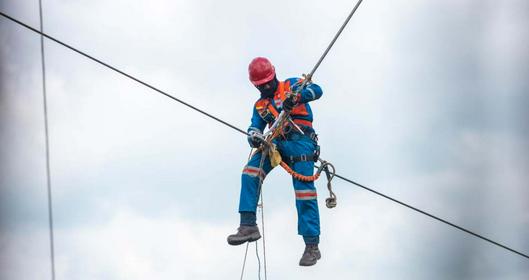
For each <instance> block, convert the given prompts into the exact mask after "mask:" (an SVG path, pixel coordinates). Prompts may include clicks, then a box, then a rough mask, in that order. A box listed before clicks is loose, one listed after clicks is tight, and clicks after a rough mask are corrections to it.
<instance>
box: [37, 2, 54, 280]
mask: <svg viewBox="0 0 529 280" xmlns="http://www.w3.org/2000/svg"><path fill="white" fill-rule="evenodd" d="M42 18H43V17H42V0H39V20H40V31H41V32H42V31H43V30H44V24H43V20H42ZM40 55H41V62H42V95H43V103H44V104H43V105H44V134H45V146H46V186H47V191H48V224H49V230H50V261H51V279H52V280H55V243H54V234H53V203H52V195H51V171H50V141H49V139H50V138H49V130H48V101H47V100H48V99H47V94H46V59H45V55H44V37H43V36H42V35H41V36H40Z"/></svg>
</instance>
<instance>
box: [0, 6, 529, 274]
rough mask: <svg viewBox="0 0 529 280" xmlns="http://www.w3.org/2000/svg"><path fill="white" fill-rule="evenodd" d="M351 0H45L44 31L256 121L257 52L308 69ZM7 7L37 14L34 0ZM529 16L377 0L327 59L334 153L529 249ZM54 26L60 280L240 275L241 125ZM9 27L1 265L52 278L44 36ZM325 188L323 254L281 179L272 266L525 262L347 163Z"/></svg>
mask: <svg viewBox="0 0 529 280" xmlns="http://www.w3.org/2000/svg"><path fill="white" fill-rule="evenodd" d="M354 4H355V3H354V2H353V1H345V0H337V1H321V0H318V1H317V0H310V1H301V0H293V1H278V0H271V1H268V2H267V3H266V5H264V4H262V3H257V2H254V1H213V0H204V1H188V0H172V1H170V0H151V1H140V0H129V1H124V0H113V1H102V0H92V1H86V0H77V1H64V0H43V15H44V31H45V32H46V33H47V34H49V35H51V36H54V37H56V38H57V39H59V40H62V41H64V42H66V43H68V44H70V45H72V46H74V47H77V48H79V49H81V50H83V51H85V52H87V53H88V54H90V55H93V56H94V57H97V58H99V59H101V60H103V61H105V62H107V63H109V64H111V65H113V66H115V67H117V68H119V69H121V70H123V71H125V72H127V73H129V74H131V75H133V76H135V77H138V78H140V79H142V80H144V81H146V82H148V83H151V84H153V85H155V86H156V87H158V88H160V89H162V90H164V91H166V92H168V93H169V94H171V95H173V96H175V97H178V98H181V99H183V100H185V101H186V102H189V103H191V104H193V105H195V106H197V107H199V108H201V109H203V110H205V111H207V112H209V113H211V114H213V115H215V116H217V117H220V118H222V119H224V120H226V121H228V122H230V123H232V124H234V125H235V126H237V127H239V128H241V129H246V128H247V126H248V125H249V121H250V117H251V112H252V105H253V102H254V101H255V100H256V99H257V98H258V92H257V90H256V89H255V88H254V87H253V86H252V85H251V84H250V83H249V81H248V74H247V66H248V63H249V62H250V61H251V59H252V58H254V57H256V56H266V57H268V58H270V60H271V61H272V62H273V63H274V65H275V67H276V70H277V74H278V77H279V78H283V79H286V78H289V77H295V76H301V74H303V73H308V72H309V71H310V70H311V69H312V67H313V66H314V64H315V63H316V61H317V60H318V58H319V57H320V55H321V54H322V53H323V51H324V50H325V48H326V47H327V45H328V44H329V42H330V40H331V39H332V37H333V35H334V34H335V33H336V31H337V30H338V28H339V26H340V25H341V24H342V23H343V21H344V20H345V18H346V16H347V14H348V13H349V11H350V10H351V9H352V7H353V6H354ZM0 10H1V11H2V12H3V13H7V14H9V15H10V16H12V17H15V18H16V19H18V20H21V21H23V22H25V23H27V24H29V25H31V26H33V27H35V28H38V27H39V10H38V1H35V0H24V1H15V0H4V1H2V2H0ZM527 26H529V2H527V1H524V0H504V1H491V0H484V1H483V0H482V1H478V0H462V1H461V0H459V1H456V0H447V1H432V0H422V1H419V0H408V1H389V0H382V1H369V0H366V1H364V2H363V3H362V4H361V6H360V8H359V9H358V11H357V13H356V14H355V15H354V17H353V18H352V19H351V21H350V23H349V25H348V26H347V28H346V29H345V30H344V32H343V34H342V35H341V37H340V38H339V40H338V41H337V43H336V45H335V46H334V47H333V49H332V50H331V52H330V53H329V55H328V56H327V58H326V59H325V60H324V61H323V63H322V64H321V66H320V68H319V69H318V71H317V72H316V73H315V75H314V82H316V83H318V84H319V85H321V87H322V88H323V91H324V95H323V97H322V98H321V99H320V100H318V101H315V102H313V103H312V104H311V106H312V109H313V112H314V114H315V121H314V126H315V129H316V130H317V132H318V134H319V138H320V144H321V147H322V148H321V149H322V158H324V159H326V160H329V161H330V162H332V163H333V164H334V165H335V166H336V169H337V172H338V173H339V174H340V175H343V176H345V177H348V178H350V179H352V180H354V181H356V182H359V183H361V184H364V185H366V186H369V187H371V188H373V189H375V190H377V191H380V192H382V193H384V194H387V195H389V196H391V197H394V198H396V199H399V200H401V201H404V202H406V203H409V204H411V205H413V206H415V207H418V208H420V209H422V210H425V211H428V212H429V213H432V214H434V215H437V216H439V217H442V218H444V219H447V220H449V221H451V222H454V223H455V224H458V225H460V226H463V227H465V228H467V229H469V230H472V231H474V232H478V233H479V234H482V235H483V236H486V237H488V238H490V239H493V240H495V241H498V242H500V243H502V244H505V245H507V246H509V247H512V248H515V249H516V250H519V251H521V252H524V253H525V254H527V253H529V239H528V238H527V236H529V188H528V184H527V182H529V146H528V144H527V143H529V123H528V121H527V120H528V119H529V110H528V109H527V108H528V106H527V105H528V104H529V81H528V79H527V77H529V52H528V51H527V50H528V49H529V29H528V28H527ZM44 43H45V44H44V47H45V58H46V75H47V80H46V83H47V93H48V99H47V101H48V119H49V132H50V163H51V165H50V168H51V182H52V197H53V211H54V212H53V219H54V234H55V238H54V240H55V246H54V248H55V257H56V259H55V269H56V279H81V280H84V279H87V280H88V279H108V280H121V279H238V278H239V277H240V272H241V267H242V261H243V257H244V250H245V247H244V246H239V247H232V246H229V245H227V244H226V236H227V235H228V234H231V233H233V232H235V230H236V228H237V226H238V222H239V217H238V213H237V207H238V198H239V190H240V172H241V170H242V167H243V166H244V165H245V163H246V160H247V157H248V153H249V147H248V144H247V142H246V138H245V136H244V135H241V134H240V133H237V132H236V131H234V130H231V129H229V128H228V127H226V126H223V125H221V124H219V123H217V122H215V121H213V120H211V119H208V118H205V117H204V116H203V115H201V114H199V113H197V112H194V111H191V110H189V109H188V108H187V107H184V106H182V105H181V104H178V103H176V102H174V101H172V100H170V99H168V98H166V97H164V96H161V95H159V94H157V93H156V92H153V91H152V90H150V89H148V88H145V87H143V86H141V85H139V84H138V83H136V82H134V81H131V80H129V79H127V78H125V77H123V76H121V75H119V74H117V73H115V72H112V71H110V70H109V69H107V68H105V67H102V66H101V65H98V64H95V63H93V62H92V61H90V60H88V59H86V58H84V57H82V56H79V55H78V54H76V53H74V52H72V51H70V50H68V49H65V48H64V47H62V46H60V45H58V44H56V43H54V42H51V41H48V40H45V42H44ZM0 45H1V46H2V47H1V48H0V143H2V145H0V278H2V279H51V266H50V243H49V228H48V209H47V205H48V204H47V203H48V202H47V191H46V169H45V168H46V165H45V138H44V111H43V95H42V73H41V60H40V59H41V56H40V37H39V36H38V35H37V34H35V33H33V32H31V31H29V30H27V29H24V28H23V27H21V26H18V25H16V24H14V23H13V22H11V21H8V20H6V19H5V18H0ZM316 185H317V187H318V189H319V206H320V215H321V225H322V235H321V243H320V249H321V251H322V259H321V260H320V261H319V262H318V264H317V265H315V266H314V267H303V268H302V267H299V266H298V261H299V258H300V257H301V254H302V252H303V249H304V244H303V241H302V239H301V238H300V237H299V236H298V235H297V231H296V211H295V199H294V192H293V188H292V186H291V179H290V178H289V176H288V175H287V174H286V173H285V172H284V171H283V170H281V169H279V168H278V169H277V170H275V171H273V172H272V173H271V174H270V175H269V176H268V177H267V179H266V181H265V184H264V189H263V191H264V194H263V196H264V197H263V198H264V204H265V209H264V211H265V213H264V214H265V225H266V227H265V231H264V233H265V234H266V257H267V276H268V277H269V279H306V280H309V279H326V278H328V277H329V275H333V276H334V278H336V279H529V261H528V260H527V259H524V258H523V257H520V256H518V255H515V254H512V253H510V252H508V251H506V250H503V249H501V248H499V247H497V246H494V245H491V244H489V243H486V242H484V241H483V240H480V239H477V238H475V237H472V236H470V235H468V234H466V233H464V232H461V231H459V230H456V229H454V228H451V227H448V226H447V225H445V224H442V223H439V222H438V221H435V220H432V219H430V218H428V217H426V216H424V215H421V214H419V213H417V212H414V211H411V210H409V209H407V208H403V207H402V206H399V205H398V204H395V203H393V202H391V201H389V200H386V199H384V198H382V197H379V196H376V195H374V194H373V193H370V192H367V191H365V190H363V189H361V188H358V187H356V186H354V185H351V184H348V183H346V182H344V181H340V180H339V179H336V180H335V181H333V187H334V190H335V193H336V194H337V196H338V206H337V207H336V208H334V209H327V208H325V202H324V198H325V197H326V196H327V193H326V185H325V182H324V181H323V180H322V179H320V181H318V182H317V183H316ZM259 215H260V213H259ZM258 222H260V221H258ZM258 244H259V246H262V243H261V242H259V243H258ZM259 253H260V256H261V260H262V257H263V255H262V253H263V248H262V247H260V248H259ZM257 273H258V265H257V258H256V256H255V244H251V246H250V250H249V254H248V260H247V266H246V270H245V275H244V276H245V278H244V279H257V278H258V277H257Z"/></svg>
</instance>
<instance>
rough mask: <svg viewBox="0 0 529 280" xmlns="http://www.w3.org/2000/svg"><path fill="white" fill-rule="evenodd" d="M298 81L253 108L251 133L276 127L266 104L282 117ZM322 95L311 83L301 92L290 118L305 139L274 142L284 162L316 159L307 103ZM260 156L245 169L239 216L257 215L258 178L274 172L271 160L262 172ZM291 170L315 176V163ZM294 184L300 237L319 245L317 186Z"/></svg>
mask: <svg viewBox="0 0 529 280" xmlns="http://www.w3.org/2000/svg"><path fill="white" fill-rule="evenodd" d="M298 81H299V78H290V79H287V80H286V81H284V82H280V84H279V86H278V89H277V90H276V92H275V94H274V97H273V98H268V100H264V99H266V98H260V99H259V100H258V101H257V102H256V104H255V106H254V110H253V116H252V121H251V125H250V127H249V128H248V131H252V130H254V131H257V132H260V133H262V132H263V130H264V128H265V127H266V124H267V123H268V124H271V123H273V121H274V118H273V117H271V115H272V114H266V113H267V110H266V109H267V108H263V104H265V105H266V104H267V103H269V105H268V106H270V107H268V108H269V109H270V110H268V111H273V110H276V112H275V113H276V114H277V113H280V112H281V110H282V102H283V101H284V99H285V92H287V91H293V90H295V89H296V88H295V86H294V87H292V88H291V86H290V85H295V84H296V82H298ZM322 94H323V92H322V90H321V88H320V87H319V86H318V85H316V84H312V83H310V84H308V85H307V86H306V87H305V88H304V89H303V90H301V92H300V98H299V101H298V103H299V104H298V105H296V106H295V107H294V109H293V110H292V111H291V118H292V120H293V121H294V122H295V123H296V124H298V126H300V127H301V128H302V129H303V131H304V132H305V134H304V135H303V134H301V133H297V132H295V131H294V130H292V131H291V132H290V133H288V134H287V135H286V138H276V139H275V140H274V143H275V144H276V146H277V148H278V150H279V153H280V154H281V157H282V158H283V159H286V158H288V157H290V156H296V157H297V156H301V155H306V156H312V155H314V151H315V149H316V146H317V143H316V141H315V139H311V137H310V135H315V133H314V130H313V128H312V120H313V116H312V110H311V109H310V105H309V104H308V102H310V101H313V100H316V99H318V98H320V97H321V96H322ZM265 107H266V106H265ZM268 113H270V112H268ZM261 156H262V154H261V153H260V152H259V153H256V154H254V155H253V156H252V158H251V159H250V161H249V162H248V164H247V165H246V166H245V167H244V169H243V172H242V179H241V181H242V184H241V194H240V200H239V212H253V213H255V211H256V208H257V202H258V197H259V194H258V187H259V176H261V177H262V178H263V179H264V177H265V176H266V174H268V173H269V172H270V171H271V170H272V166H271V164H270V160H269V158H268V156H267V158H266V159H265V161H264V164H263V168H262V170H259V164H260V161H261ZM291 167H292V168H293V169H294V171H296V172H297V173H300V174H302V175H307V176H310V175H313V172H314V161H313V160H309V161H307V160H305V161H297V162H295V163H293V166H292V165H291ZM292 181H293V185H294V191H295V197H296V209H297V213H298V234H299V235H302V236H303V238H304V240H305V243H307V244H317V243H318V242H319V235H320V217H319V211H318V202H317V193H316V188H315V186H314V182H303V181H299V180H297V179H294V178H292Z"/></svg>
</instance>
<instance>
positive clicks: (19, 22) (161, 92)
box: [0, 12, 529, 259]
mask: <svg viewBox="0 0 529 280" xmlns="http://www.w3.org/2000/svg"><path fill="white" fill-rule="evenodd" d="M0 15H1V16H2V17H4V18H6V19H9V20H11V21H12V22H14V23H16V24H18V25H21V26H23V27H25V28H27V29H29V30H31V31H33V32H35V33H38V34H40V35H42V36H44V37H46V38H47V39H49V40H52V41H54V42H56V43H57V44H59V45H62V46H64V47H66V48H68V49H70V50H72V51H74V52H76V53H79V54H80V55H82V56H84V57H86V58H88V59H90V60H93V61H95V62H97V63H99V64H101V65H103V66H105V67H107V68H109V69H111V70H113V71H115V72H117V73H119V74H121V75H123V76H125V77H127V78H129V79H131V80H134V81H136V82H138V83H139V84H141V85H143V86H146V87H148V88H150V89H152V90H154V91H156V92H158V93H160V94H163V95H165V96H167V97H169V98H171V99H173V100H175V101H177V102H180V103H182V104H184V105H186V106H188V107H189V108H191V109H194V110H196V111H198V112H200V113H203V114H204V115H206V116H208V117H210V118H212V119H214V120H217V121H218V122H220V123H222V124H224V125H226V126H228V127H230V128H232V129H233V130H236V131H238V132H240V133H242V134H245V135H248V133H246V132H245V131H244V130H242V129H240V128H237V127H236V126H234V125H231V124H229V123H228V122H226V121H223V120H221V119H219V118H217V117H214V116H213V115H210V114H208V113H206V112H204V111H202V110H199V109H197V108H196V107H194V106H192V105H190V104H188V103H185V102H183V101H182V100H180V99H177V98H176V97H173V96H171V95H169V94H167V93H165V92H163V91H161V90H159V89H157V88H155V87H154V86H152V85H149V84H147V83H146V82H143V81H141V80H139V79H138V78H135V77H133V76H131V75H129V74H126V73H125V72H123V71H121V70H118V69H117V68H115V67H112V66H110V65H108V64H107V63H104V62H102V61H100V60H98V59H96V58H94V57H92V56H90V55H87V54H86V53H84V52H82V51H80V50H78V49H76V48H74V47H72V46H70V45H68V44H66V43H64V42H61V41H59V40H57V39H55V38H53V37H51V36H49V35H47V34H45V33H43V32H41V31H39V30H37V29H35V28H33V27H31V26H29V25H27V24H25V23H23V22H21V21H19V20H17V19H15V18H13V17H11V16H9V15H7V14H5V13H3V12H0ZM335 176H336V177H337V178H340V179H342V180H344V181H346V182H349V183H352V184H354V185H357V186H359V187H361V188H364V189H366V190H368V191H370V192H373V193H375V194H377V195H379V196H382V197H384V198H386V199H389V200H391V201H393V202H395V203H397V204H400V205H402V206H405V207H407V208H409V209H412V210H414V211H417V212H419V213H421V214H423V215H426V216H428V217H430V218H433V219H435V220H438V221H440V222H443V223H445V224H447V225H449V226H451V227H454V228H457V229H459V230H461V231H463V232H465V233H468V234H471V235H473V236H474V237H477V238H480V239H482V240H484V241H486V242H489V243H491V244H493V245H496V246H498V247H501V248H503V249H505V250H507V251H510V252H512V253H515V254H518V255H520V256H522V257H524V258H527V259H529V255H527V254H524V253H521V252H519V251H517V250H514V249H512V248H509V247H507V246H505V245H503V244H501V243H499V242H496V241H493V240H491V239H489V238H486V237H484V236H481V235H479V234H477V233H474V232H472V231H470V230H468V229H465V228H463V227H461V226H458V225H455V224H453V223H451V222H448V221H446V220H443V219H441V218H438V217H436V216H434V215H432V214H429V213H428V212H426V211H423V210H420V209H418V208H415V207H413V206H411V205H408V204H406V203H403V202H400V201H398V200H396V199H394V198H391V197H389V196H387V195H385V194H382V193H380V192H377V191H375V190H373V189H370V188H367V187H365V186H362V185H360V184H357V183H355V182H353V181H352V180H350V179H347V178H346V177H343V176H340V175H338V174H336V175H335Z"/></svg>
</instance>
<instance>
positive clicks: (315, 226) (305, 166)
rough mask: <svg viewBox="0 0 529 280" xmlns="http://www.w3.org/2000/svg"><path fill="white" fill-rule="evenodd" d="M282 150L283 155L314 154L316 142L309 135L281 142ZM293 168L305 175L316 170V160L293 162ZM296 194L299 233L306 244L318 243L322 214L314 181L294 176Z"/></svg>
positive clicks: (309, 174) (311, 173)
mask: <svg viewBox="0 0 529 280" xmlns="http://www.w3.org/2000/svg"><path fill="white" fill-rule="evenodd" d="M279 146H280V150H281V154H282V156H283V157H289V156H295V157H297V156H301V155H306V156H312V155H313V154H314V150H315V149H316V143H315V142H314V141H313V140H311V139H310V138H308V137H304V136H303V137H300V138H297V139H295V140H294V141H283V142H281V144H280V145H279ZM291 165H292V169H294V171H296V172H297V173H299V174H301V175H305V176H311V175H313V172H314V161H311V160H309V161H307V160H304V161H297V162H295V163H291ZM292 181H293V185H294V191H295V194H296V208H297V212H298V234H299V235H302V236H303V239H304V241H305V243H306V244H318V243H319V235H320V215H319V210H318V201H317V194H316V188H315V187H314V182H303V181H299V180H297V179H294V178H292Z"/></svg>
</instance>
